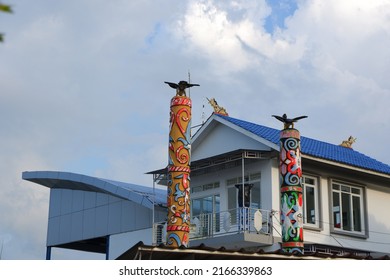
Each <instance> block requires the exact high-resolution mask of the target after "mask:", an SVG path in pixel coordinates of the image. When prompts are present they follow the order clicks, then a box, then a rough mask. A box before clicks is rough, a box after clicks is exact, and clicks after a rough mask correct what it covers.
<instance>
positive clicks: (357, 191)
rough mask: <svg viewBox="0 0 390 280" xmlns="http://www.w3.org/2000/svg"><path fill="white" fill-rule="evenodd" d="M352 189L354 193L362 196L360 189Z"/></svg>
mask: <svg viewBox="0 0 390 280" xmlns="http://www.w3.org/2000/svg"><path fill="white" fill-rule="evenodd" d="M351 189H352V193H354V194H360V189H358V188H351Z"/></svg>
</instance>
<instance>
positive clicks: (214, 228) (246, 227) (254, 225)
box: [153, 207, 272, 244]
mask: <svg viewBox="0 0 390 280" xmlns="http://www.w3.org/2000/svg"><path fill="white" fill-rule="evenodd" d="M271 231H272V220H271V211H269V210H262V209H254V208H247V207H242V208H235V209H230V210H227V211H221V212H216V213H204V214H200V215H197V216H193V217H192V218H191V230H190V239H192V240H194V239H205V238H212V237H215V236H221V235H229V234H235V233H240V232H250V233H257V234H266V235H268V234H271ZM165 237H166V222H159V223H155V224H154V225H153V243H154V244H160V243H165V241H166V240H165V239H166V238H165Z"/></svg>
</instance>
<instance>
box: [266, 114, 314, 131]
mask: <svg viewBox="0 0 390 280" xmlns="http://www.w3.org/2000/svg"><path fill="white" fill-rule="evenodd" d="M272 116H273V117H274V118H276V119H277V120H279V121H281V122H282V123H284V129H288V128H290V127H291V128H294V123H295V122H297V121H298V120H300V119H304V118H307V116H300V117H296V118H292V119H290V118H288V117H287V115H286V114H283V116H276V115H272Z"/></svg>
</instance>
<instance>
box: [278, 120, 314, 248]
mask: <svg viewBox="0 0 390 280" xmlns="http://www.w3.org/2000/svg"><path fill="white" fill-rule="evenodd" d="M273 117H275V118H276V119H278V120H280V121H281V122H283V123H284V129H283V130H281V132H280V156H279V157H280V158H279V160H280V162H279V172H280V195H281V202H280V208H281V213H280V222H281V225H282V250H283V251H284V252H287V253H293V252H298V253H301V254H303V248H304V244H303V194H302V167H301V140H300V133H299V131H298V130H296V129H294V122H296V121H298V120H299V119H303V118H307V116H301V117H297V118H294V119H289V118H287V115H286V114H284V115H283V116H282V117H280V116H275V115H273Z"/></svg>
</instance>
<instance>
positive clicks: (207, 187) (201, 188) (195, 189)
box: [191, 182, 219, 193]
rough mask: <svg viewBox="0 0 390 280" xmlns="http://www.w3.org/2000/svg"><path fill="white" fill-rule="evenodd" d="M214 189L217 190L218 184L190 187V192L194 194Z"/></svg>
mask: <svg viewBox="0 0 390 280" xmlns="http://www.w3.org/2000/svg"><path fill="white" fill-rule="evenodd" d="M216 188H219V182H214V183H208V184H204V185H201V186H195V187H191V192H192V193H196V192H201V191H207V190H211V189H216Z"/></svg>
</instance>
